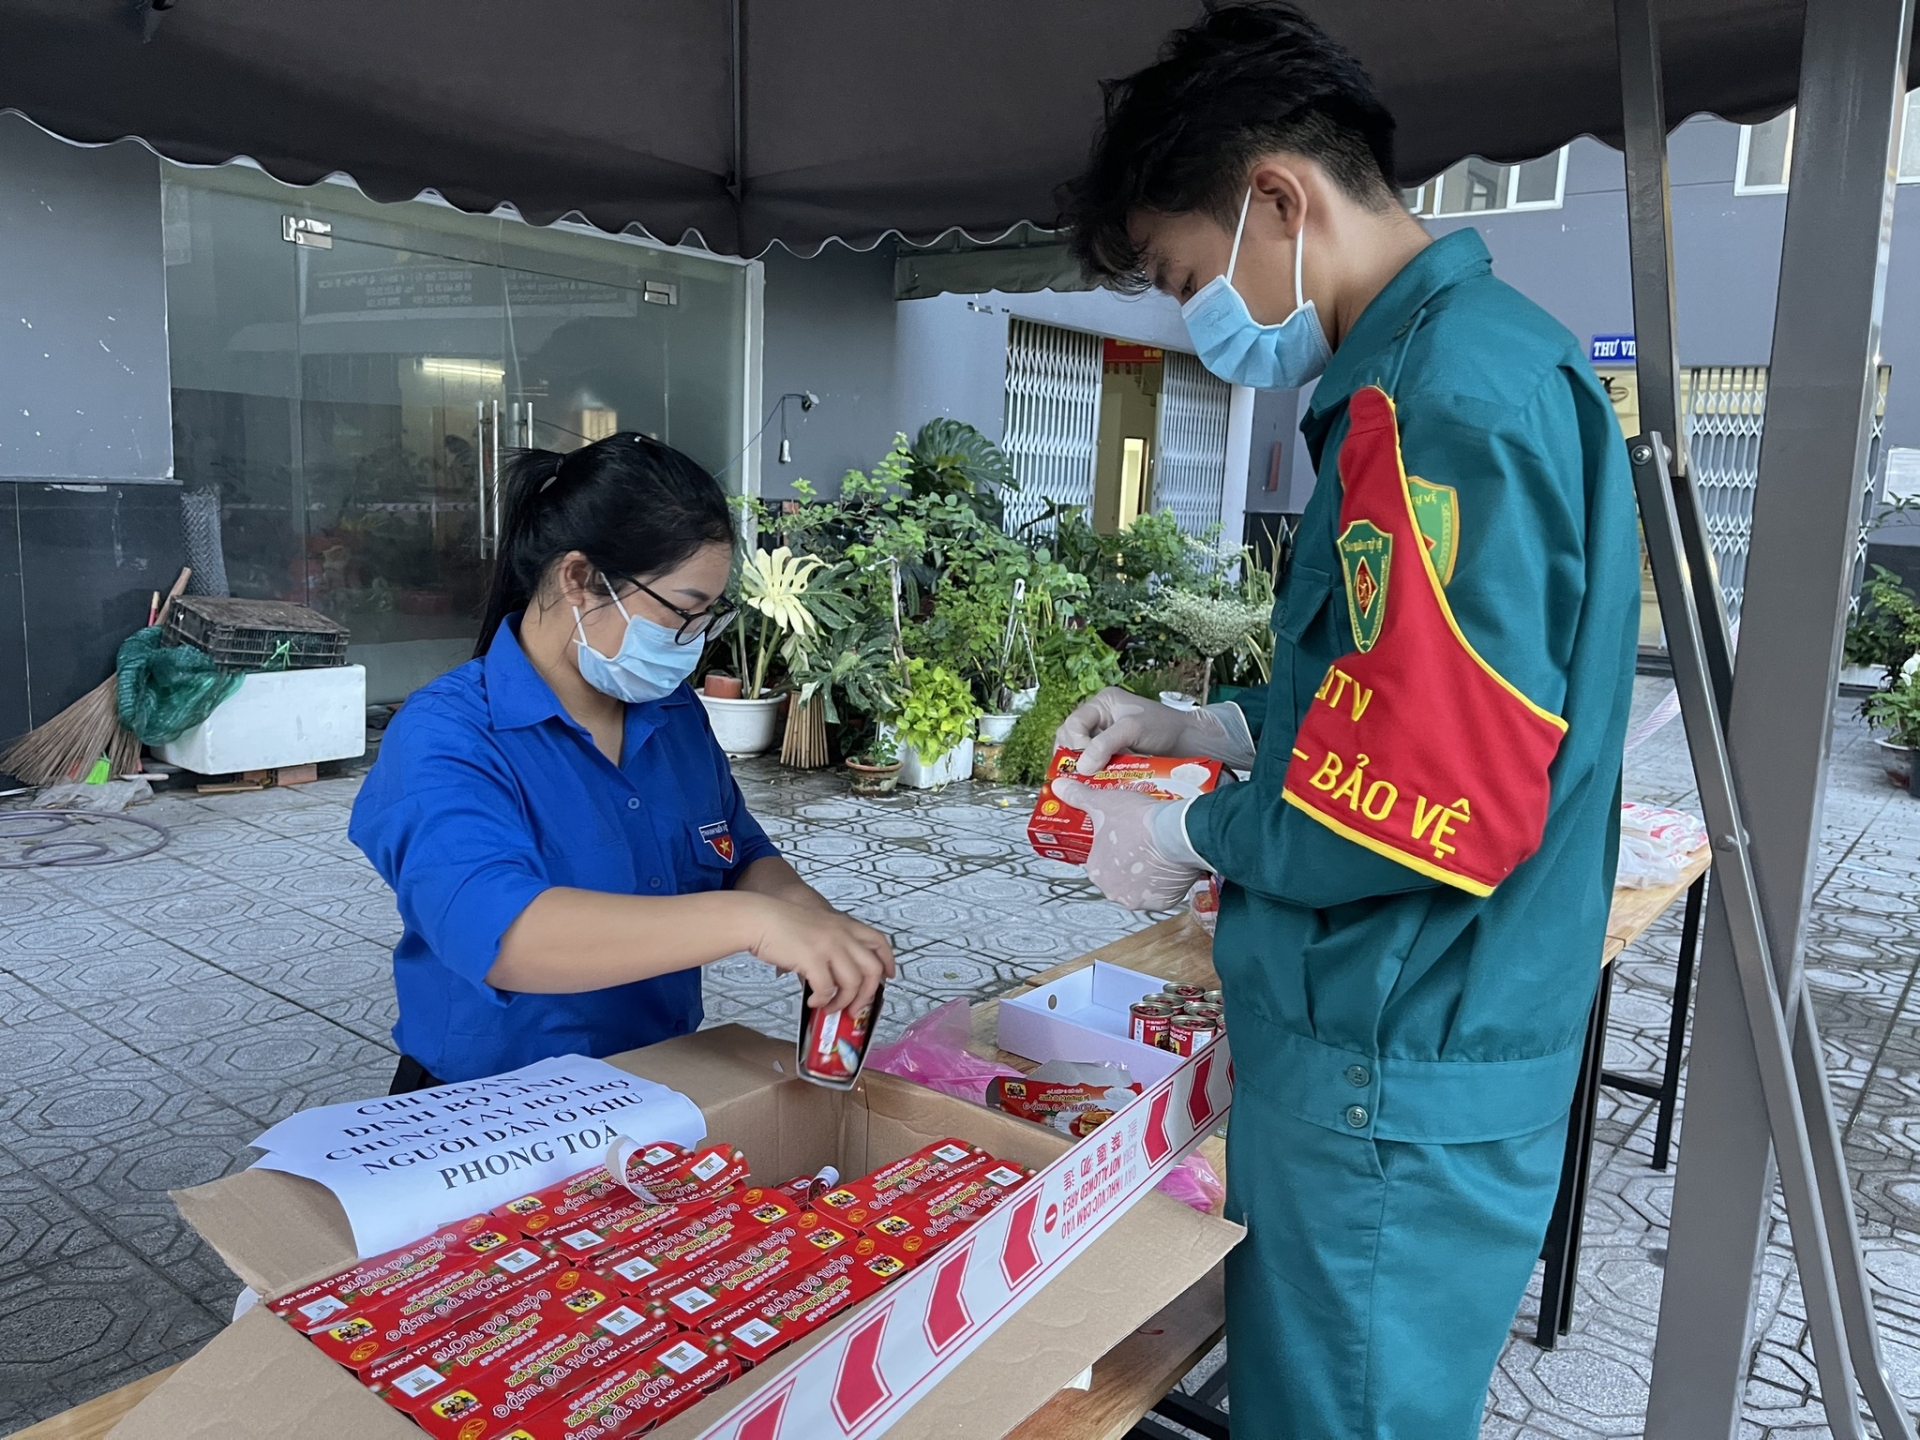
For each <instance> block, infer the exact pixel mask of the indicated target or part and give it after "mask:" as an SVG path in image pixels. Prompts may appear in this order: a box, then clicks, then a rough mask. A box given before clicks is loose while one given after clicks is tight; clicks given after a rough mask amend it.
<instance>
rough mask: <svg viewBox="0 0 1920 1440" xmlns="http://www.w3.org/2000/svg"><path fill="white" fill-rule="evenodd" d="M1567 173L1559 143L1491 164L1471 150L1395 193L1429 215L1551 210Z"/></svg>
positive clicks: (1557, 202) (1410, 206) (1416, 211)
mask: <svg viewBox="0 0 1920 1440" xmlns="http://www.w3.org/2000/svg"><path fill="white" fill-rule="evenodd" d="M1566 179H1567V152H1566V150H1565V148H1564V147H1563V148H1561V149H1559V150H1556V151H1554V152H1553V154H1551V155H1543V156H1541V157H1540V158H1539V159H1538V160H1528V161H1525V162H1524V163H1522V164H1519V165H1496V164H1494V163H1493V161H1491V160H1482V159H1481V158H1480V157H1479V156H1477V155H1473V156H1469V157H1468V158H1466V159H1465V160H1462V161H1460V162H1459V163H1458V164H1455V165H1449V166H1448V167H1447V168H1446V169H1445V170H1442V171H1441V172H1440V173H1439V174H1438V175H1436V176H1434V177H1433V179H1431V180H1429V181H1427V183H1426V184H1424V185H1421V186H1417V187H1416V188H1414V189H1412V190H1403V191H1401V192H1400V194H1401V198H1402V199H1403V200H1405V202H1406V206H1407V209H1409V210H1411V211H1412V212H1413V213H1414V214H1416V215H1419V216H1422V217H1425V218H1429V219H1433V218H1439V217H1442V216H1448V215H1485V214H1498V213H1501V212H1504V211H1510V210H1550V209H1554V208H1557V207H1558V206H1559V205H1560V204H1561V200H1562V196H1563V194H1564V192H1565V188H1566Z"/></svg>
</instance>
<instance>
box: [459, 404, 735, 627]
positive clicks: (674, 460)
mask: <svg viewBox="0 0 1920 1440" xmlns="http://www.w3.org/2000/svg"><path fill="white" fill-rule="evenodd" d="M502 480H503V483H504V484H505V486H506V491H505V494H504V496H503V497H502V498H503V500H504V502H505V504H504V510H503V513H502V515H501V517H500V548H499V552H498V554H497V555H496V557H495V559H494V564H493V585H492V589H491V591H490V592H489V594H488V596H487V608H486V612H485V614H484V616H483V617H482V619H481V622H480V633H479V635H478V636H477V637H476V638H475V641H474V647H473V653H474V657H475V658H476V659H477V658H479V657H480V656H482V655H484V654H486V653H487V647H488V646H490V645H492V644H493V637H494V635H495V634H496V633H498V631H499V629H500V626H501V624H502V622H504V621H505V620H506V618H507V617H508V616H509V615H513V614H516V613H518V612H520V611H523V610H525V609H526V608H527V607H528V606H529V605H531V604H532V603H533V601H534V599H535V597H536V596H537V595H538V594H539V593H540V588H541V586H542V585H544V584H545V583H546V580H547V575H548V573H549V572H550V571H551V570H552V568H553V567H554V565H555V564H556V563H557V562H559V561H560V560H561V559H563V558H564V557H565V556H567V555H568V554H570V553H571V552H573V551H575V550H578V551H580V552H581V553H582V554H583V555H585V556H586V557H587V559H588V560H589V561H591V562H592V564H593V566H594V568H595V569H596V570H598V571H599V572H600V573H601V574H602V575H604V576H606V577H607V579H608V580H609V581H615V582H617V581H626V580H641V579H646V578H649V577H651V576H656V575H661V574H664V573H665V572H666V571H669V570H671V569H673V568H674V567H675V566H677V565H679V564H681V563H682V562H684V561H686V560H687V559H689V558H690V557H691V556H692V555H693V554H694V553H695V552H696V551H698V550H699V549H701V548H702V547H703V546H706V545H714V544H720V545H729V546H730V545H732V543H733V539H734V532H733V516H732V514H731V512H730V511H729V510H728V508H727V497H726V494H725V492H724V491H722V490H721V488H720V485H719V482H718V481H716V480H715V479H714V478H713V477H712V476H711V475H709V474H708V473H707V472H706V471H705V470H703V469H701V468H700V466H698V465H697V464H695V463H694V462H693V461H692V460H690V459H689V458H687V456H685V455H683V454H681V453H680V452H679V451H678V450H675V449H674V448H673V447H672V446H670V445H663V444H661V443H660V442H659V441H658V440H651V439H648V438H647V437H646V436H644V435H638V434H632V433H624V432H623V433H621V434H618V435H611V436H609V437H608V438H606V439H605V440H597V441H595V442H594V443H593V444H591V445H586V446H582V447H581V448H580V449H578V450H575V451H573V452H572V453H570V454H567V455H561V454H558V453H556V452H554V451H552V450H520V451H516V452H514V454H513V455H512V456H510V457H509V458H508V459H507V461H506V462H505V464H504V466H503V467H502Z"/></svg>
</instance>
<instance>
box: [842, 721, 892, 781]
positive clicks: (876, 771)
mask: <svg viewBox="0 0 1920 1440" xmlns="http://www.w3.org/2000/svg"><path fill="white" fill-rule="evenodd" d="M847 771H848V773H849V774H851V775H852V776H853V793H854V794H856V795H888V794H891V793H892V792H893V787H894V785H895V784H897V783H898V781H899V779H900V747H899V746H898V745H897V744H896V743H895V741H894V739H893V737H892V736H891V735H889V734H888V733H887V731H886V729H885V728H884V727H875V729H874V732H873V734H872V736H871V737H870V738H869V739H868V741H867V743H866V744H865V745H863V746H861V747H860V749H859V750H858V751H857V752H856V753H854V754H852V755H849V756H848V757H847Z"/></svg>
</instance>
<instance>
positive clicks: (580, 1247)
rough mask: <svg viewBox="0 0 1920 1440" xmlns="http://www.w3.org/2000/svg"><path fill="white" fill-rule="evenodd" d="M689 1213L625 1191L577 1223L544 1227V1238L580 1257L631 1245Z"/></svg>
mask: <svg viewBox="0 0 1920 1440" xmlns="http://www.w3.org/2000/svg"><path fill="white" fill-rule="evenodd" d="M716 1198H718V1197H716ZM700 1208H701V1209H705V1208H706V1207H705V1206H704V1205H703V1206H701V1207H700ZM689 1213H690V1211H689V1209H688V1207H687V1206H685V1205H660V1204H655V1203H654V1202H652V1201H650V1200H642V1199H640V1198H638V1197H637V1196H635V1195H632V1194H629V1195H628V1196H627V1198H626V1199H625V1200H624V1201H620V1202H617V1203H615V1204H612V1205H607V1206H604V1207H603V1208H601V1209H599V1210H596V1211H594V1212H593V1213H592V1214H591V1215H588V1216H586V1217H584V1218H583V1219H582V1220H581V1221H580V1223H579V1224H577V1225H572V1226H568V1227H567V1228H565V1229H554V1230H550V1231H548V1232H547V1235H546V1241H547V1243H548V1244H549V1245H551V1246H553V1248H554V1249H556V1250H558V1251H560V1252H561V1253H562V1254H564V1255H571V1256H572V1257H573V1258H574V1259H575V1260H580V1259H583V1258H584V1257H586V1256H590V1255H599V1254H602V1253H604V1252H606V1251H608V1250H612V1249H615V1248H617V1247H620V1246H626V1245H633V1244H635V1243H637V1242H639V1241H640V1240H643V1239H645V1238H647V1237H648V1236H650V1235H652V1234H653V1232H654V1231H656V1230H658V1229H660V1228H661V1227H662V1226H663V1225H670V1224H672V1223H673V1222H674V1221H675V1220H678V1219H680V1218H682V1217H684V1216H686V1215H688V1214H689Z"/></svg>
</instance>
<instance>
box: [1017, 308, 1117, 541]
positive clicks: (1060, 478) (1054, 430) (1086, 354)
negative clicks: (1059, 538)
mask: <svg viewBox="0 0 1920 1440" xmlns="http://www.w3.org/2000/svg"><path fill="white" fill-rule="evenodd" d="M1101 344H1102V342H1101V339H1100V337H1099V336H1098V335H1086V334H1082V333H1081V332H1080V331H1078V330H1062V329H1060V328H1059V327H1058V326H1055V325H1041V324H1038V323H1036V322H1034V321H1032V320H1015V321H1013V322H1011V323H1010V324H1009V325H1008V327H1007V422H1006V429H1005V432H1004V434H1003V437H1002V439H1001V441H1000V448H1001V449H1002V450H1004V451H1006V454H1007V459H1008V460H1009V461H1011V462H1012V465H1013V474H1014V478H1015V479H1016V480H1018V481H1019V482H1020V493H1019V494H1018V495H1016V496H1014V497H1013V500H1012V502H1011V503H1010V504H1009V505H1008V506H1007V518H1006V523H1007V528H1008V529H1009V530H1018V529H1019V528H1020V527H1021V526H1023V525H1028V524H1032V523H1033V522H1034V521H1036V520H1039V519H1040V518H1041V517H1042V516H1043V515H1045V514H1046V513H1047V511H1048V510H1049V508H1050V507H1052V506H1054V505H1081V506H1087V507H1091V506H1092V504H1093V462H1094V450H1095V446H1096V444H1097V441H1098V438H1099V426H1100V375H1101V353H1102V351H1101ZM1041 528H1043V529H1045V528H1050V526H1049V525H1042V527H1041Z"/></svg>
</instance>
